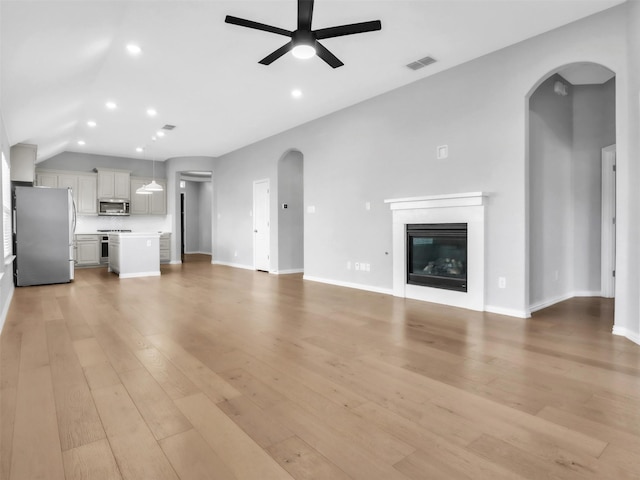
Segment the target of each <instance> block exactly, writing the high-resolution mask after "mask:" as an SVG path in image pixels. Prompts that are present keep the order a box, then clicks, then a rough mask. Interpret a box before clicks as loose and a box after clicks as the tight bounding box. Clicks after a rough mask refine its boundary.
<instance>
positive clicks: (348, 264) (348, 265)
mask: <svg viewBox="0 0 640 480" xmlns="http://www.w3.org/2000/svg"><path fill="white" fill-rule="evenodd" d="M347 270H351V261H350V260H349V261H348V262H347Z"/></svg>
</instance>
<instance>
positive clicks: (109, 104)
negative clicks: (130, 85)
mask: <svg viewBox="0 0 640 480" xmlns="http://www.w3.org/2000/svg"><path fill="white" fill-rule="evenodd" d="M105 106H106V107H107V108H108V109H109V110H115V109H116V108H118V105H116V102H107V103H105Z"/></svg>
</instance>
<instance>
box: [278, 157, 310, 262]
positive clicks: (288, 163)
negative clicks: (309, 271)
mask: <svg viewBox="0 0 640 480" xmlns="http://www.w3.org/2000/svg"><path fill="white" fill-rule="evenodd" d="M302 272H304V165H303V155H302V152H300V151H299V150H295V149H292V150H289V151H287V152H285V153H284V154H283V155H282V157H281V158H280V160H279V162H278V273H280V274H285V273H302Z"/></svg>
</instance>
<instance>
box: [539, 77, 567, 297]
mask: <svg viewBox="0 0 640 480" xmlns="http://www.w3.org/2000/svg"><path fill="white" fill-rule="evenodd" d="M556 81H563V80H562V79H561V78H560V77H559V76H558V75H553V76H551V77H550V78H549V79H548V80H546V81H545V82H544V83H543V84H542V85H540V86H539V87H538V89H537V90H536V91H535V93H534V94H533V95H531V99H530V100H529V108H530V117H529V129H530V130H529V186H530V203H529V205H530V206H529V212H530V217H529V230H530V236H529V238H530V255H531V260H530V265H531V270H530V283H529V289H530V302H531V305H532V307H533V308H537V307H538V306H540V305H543V304H546V303H550V302H553V301H555V300H556V299H563V298H566V296H570V293H571V291H572V289H573V265H574V259H573V251H574V241H573V240H574V238H573V212H574V205H573V195H572V190H573V89H570V93H569V95H567V96H566V97H562V96H558V95H556V94H555V93H554V90H553V88H554V83H555V82H556ZM565 83H566V82H565Z"/></svg>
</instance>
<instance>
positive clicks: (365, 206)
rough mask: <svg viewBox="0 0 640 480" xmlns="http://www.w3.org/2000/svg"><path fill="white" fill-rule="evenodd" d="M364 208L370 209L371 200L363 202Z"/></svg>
mask: <svg viewBox="0 0 640 480" xmlns="http://www.w3.org/2000/svg"><path fill="white" fill-rule="evenodd" d="M364 209H365V210H371V202H364Z"/></svg>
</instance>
